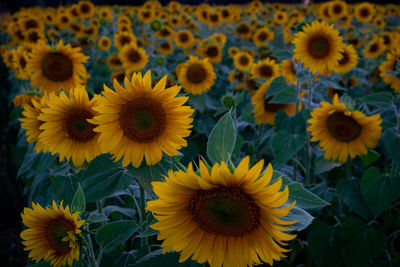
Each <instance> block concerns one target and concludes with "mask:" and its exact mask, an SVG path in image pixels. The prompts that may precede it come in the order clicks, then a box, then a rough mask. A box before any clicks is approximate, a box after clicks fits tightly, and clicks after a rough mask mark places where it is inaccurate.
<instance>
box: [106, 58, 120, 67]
mask: <svg viewBox="0 0 400 267" xmlns="http://www.w3.org/2000/svg"><path fill="white" fill-rule="evenodd" d="M106 63H107V66H108V67H109V68H110V70H116V69H118V68H121V67H122V62H121V60H120V59H119V57H118V55H109V56H108V58H107V61H106Z"/></svg>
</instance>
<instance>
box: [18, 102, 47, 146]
mask: <svg viewBox="0 0 400 267" xmlns="http://www.w3.org/2000/svg"><path fill="white" fill-rule="evenodd" d="M45 99H46V97H42V98H40V97H39V96H38V95H33V98H31V99H30V101H29V103H28V104H26V105H24V106H23V108H24V111H23V112H22V115H23V116H24V117H23V118H19V121H20V122H21V128H22V129H24V130H26V137H27V138H26V141H28V143H34V142H36V144H35V151H36V153H40V151H43V152H46V151H47V149H46V148H45V145H44V144H43V143H42V141H40V140H39V135H40V134H41V133H42V132H43V130H41V129H40V126H41V125H42V124H43V121H41V120H39V119H38V116H39V115H40V113H41V109H42V108H44V107H45V106H46V100H45Z"/></svg>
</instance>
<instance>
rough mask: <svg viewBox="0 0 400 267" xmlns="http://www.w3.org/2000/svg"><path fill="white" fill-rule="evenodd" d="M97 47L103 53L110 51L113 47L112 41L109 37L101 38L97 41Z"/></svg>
mask: <svg viewBox="0 0 400 267" xmlns="http://www.w3.org/2000/svg"><path fill="white" fill-rule="evenodd" d="M97 45H98V46H99V48H100V50H101V51H108V49H110V47H111V40H110V38H108V37H107V36H101V37H100V38H99V40H98V41H97Z"/></svg>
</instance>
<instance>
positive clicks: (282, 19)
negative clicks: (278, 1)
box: [274, 11, 288, 25]
mask: <svg viewBox="0 0 400 267" xmlns="http://www.w3.org/2000/svg"><path fill="white" fill-rule="evenodd" d="M274 22H275V23H276V24H279V25H283V24H286V23H287V22H288V14H286V12H285V11H277V12H275V14H274Z"/></svg>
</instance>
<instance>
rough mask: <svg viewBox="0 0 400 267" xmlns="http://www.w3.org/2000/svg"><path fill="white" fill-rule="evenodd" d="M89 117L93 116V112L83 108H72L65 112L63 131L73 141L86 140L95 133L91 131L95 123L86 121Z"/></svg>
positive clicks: (91, 137)
mask: <svg viewBox="0 0 400 267" xmlns="http://www.w3.org/2000/svg"><path fill="white" fill-rule="evenodd" d="M91 118H93V114H92V113H91V112H90V111H89V110H86V109H83V108H76V109H73V110H71V111H69V112H68V113H67V116H66V118H65V124H64V127H65V131H66V132H67V133H68V135H69V136H70V137H71V138H72V139H74V140H75V141H78V142H88V141H90V140H92V139H93V138H94V137H95V135H96V133H95V132H94V131H93V128H94V127H95V125H93V124H91V123H89V122H88V121H87V119H91Z"/></svg>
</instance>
